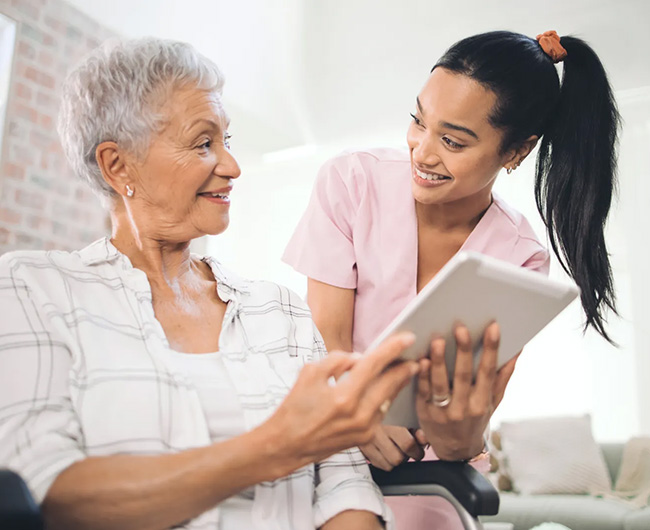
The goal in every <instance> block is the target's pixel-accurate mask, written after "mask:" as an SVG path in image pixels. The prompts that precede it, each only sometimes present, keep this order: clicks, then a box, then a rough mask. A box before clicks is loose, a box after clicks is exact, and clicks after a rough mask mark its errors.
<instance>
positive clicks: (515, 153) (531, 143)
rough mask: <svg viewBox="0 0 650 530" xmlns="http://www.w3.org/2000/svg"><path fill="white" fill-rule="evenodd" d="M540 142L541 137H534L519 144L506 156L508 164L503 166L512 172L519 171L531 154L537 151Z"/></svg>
mask: <svg viewBox="0 0 650 530" xmlns="http://www.w3.org/2000/svg"><path fill="white" fill-rule="evenodd" d="M538 141H539V136H536V135H533V136H530V137H528V138H526V139H525V140H524V141H523V142H521V143H519V144H518V145H517V147H515V148H513V149H511V150H510V151H508V153H507V154H506V162H505V163H504V164H503V167H505V168H508V169H511V170H513V169H517V167H519V165H520V164H521V163H522V162H523V161H524V160H525V159H526V157H527V156H528V155H529V154H530V152H531V151H532V150H533V149H535V146H536V145H537V142H538Z"/></svg>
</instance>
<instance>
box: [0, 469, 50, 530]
mask: <svg viewBox="0 0 650 530" xmlns="http://www.w3.org/2000/svg"><path fill="white" fill-rule="evenodd" d="M0 528H11V529H12V530H42V529H43V519H42V517H41V512H40V509H39V507H38V505H37V504H36V502H35V501H34V498H33V497H32V494H31V493H30V492H29V489H28V488H27V484H25V482H24V481H23V479H22V478H20V476H19V475H18V474H17V473H14V472H13V471H11V470H9V469H0Z"/></svg>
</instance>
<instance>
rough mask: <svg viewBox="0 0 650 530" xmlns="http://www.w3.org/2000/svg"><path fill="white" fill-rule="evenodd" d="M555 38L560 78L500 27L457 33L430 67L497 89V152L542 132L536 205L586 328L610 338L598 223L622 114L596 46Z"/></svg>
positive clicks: (534, 49)
mask: <svg viewBox="0 0 650 530" xmlns="http://www.w3.org/2000/svg"><path fill="white" fill-rule="evenodd" d="M561 44H562V46H563V47H564V49H565V50H566V51H567V56H566V58H565V59H564V61H563V75H562V83H561V84H560V79H559V77H558V73H557V70H556V68H555V65H554V64H553V61H552V60H551V58H550V57H549V56H548V55H547V54H546V53H545V52H544V51H543V50H542V48H541V46H540V45H539V43H538V42H537V41H536V40H535V39H531V38H530V37H527V36H525V35H520V34H518V33H512V32H508V31H494V32H490V33H483V34H481V35H475V36H473V37H469V38H466V39H463V40H461V41H459V42H457V43H456V44H454V45H453V46H452V47H451V48H449V50H447V52H446V53H445V54H444V55H443V56H442V58H441V59H440V60H439V61H438V63H437V64H436V65H435V66H434V67H433V68H434V69H435V68H438V67H441V68H445V69H447V70H450V71H452V72H456V73H459V74H463V75H466V76H469V77H470V78H472V79H474V80H475V81H477V82H479V83H481V84H482V85H483V86H485V87H487V88H489V89H491V90H492V91H493V92H494V93H495V94H496V96H497V103H496V104H495V107H494V109H492V113H491V116H490V122H491V124H492V125H493V126H494V127H497V128H499V129H501V130H503V132H504V139H503V143H502V146H501V148H502V151H503V152H505V151H507V150H508V149H511V148H512V147H516V146H517V144H519V143H521V142H523V141H524V140H526V139H527V138H529V137H530V136H532V135H536V136H539V137H541V145H540V148H539V152H538V155H537V168H536V175H535V199H536V202H537V209H538V210H539V213H540V215H541V216H542V219H543V220H544V223H545V224H546V228H547V231H548V236H549V240H550V243H551V247H552V248H553V251H554V252H555V254H556V255H557V256H558V258H559V260H560V263H561V264H562V267H563V268H564V270H565V271H566V272H567V273H568V274H569V275H570V276H571V277H572V278H573V279H574V280H575V282H576V283H577V284H578V286H579V287H580V289H581V295H580V296H581V301H582V307H583V308H584V311H585V314H586V317H587V320H586V324H585V329H586V328H587V327H588V326H590V325H591V326H593V327H594V328H595V329H596V330H597V331H598V333H600V334H601V335H602V336H603V337H604V338H605V339H607V340H608V341H610V342H613V341H612V339H611V338H610V337H609V335H608V334H607V331H606V330H605V323H606V318H605V314H604V313H605V312H606V311H607V309H610V310H612V311H613V312H614V313H615V314H616V297H615V294H614V286H613V279H612V270H611V266H610V263H609V254H608V252H607V247H606V245H605V237H604V233H603V232H604V227H605V221H606V219H607V214H608V212H609V209H610V205H611V202H612V194H613V192H614V190H615V187H616V144H617V134H618V127H619V123H620V116H619V114H618V111H617V109H616V103H615V101H614V97H613V95H612V90H611V87H610V85H609V82H608V80H607V75H606V73H605V69H604V68H603V65H602V64H601V62H600V60H599V59H598V57H597V55H596V54H595V52H594V51H593V50H592V49H591V48H590V47H589V45H588V44H587V43H585V42H584V41H583V40H581V39H578V38H575V37H562V38H561ZM432 71H433V70H432Z"/></svg>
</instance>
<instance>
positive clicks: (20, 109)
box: [9, 102, 38, 123]
mask: <svg viewBox="0 0 650 530" xmlns="http://www.w3.org/2000/svg"><path fill="white" fill-rule="evenodd" d="M9 112H10V113H11V114H12V115H13V116H16V117H18V118H22V119H24V120H28V121H30V122H31V123H37V122H38V112H37V111H36V110H35V109H33V108H32V107H31V106H29V105H25V104H24V103H20V102H15V103H14V104H13V105H11V106H10V107H9Z"/></svg>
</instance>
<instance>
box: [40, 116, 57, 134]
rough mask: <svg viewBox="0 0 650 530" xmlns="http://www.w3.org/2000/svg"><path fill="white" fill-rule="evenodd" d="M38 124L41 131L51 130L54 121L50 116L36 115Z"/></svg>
mask: <svg viewBox="0 0 650 530" xmlns="http://www.w3.org/2000/svg"><path fill="white" fill-rule="evenodd" d="M38 124H39V125H40V126H41V127H43V129H48V130H49V129H53V128H54V120H53V119H52V117H51V116H48V115H47V114H39V115H38Z"/></svg>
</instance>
